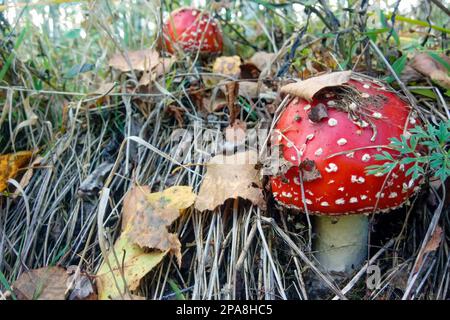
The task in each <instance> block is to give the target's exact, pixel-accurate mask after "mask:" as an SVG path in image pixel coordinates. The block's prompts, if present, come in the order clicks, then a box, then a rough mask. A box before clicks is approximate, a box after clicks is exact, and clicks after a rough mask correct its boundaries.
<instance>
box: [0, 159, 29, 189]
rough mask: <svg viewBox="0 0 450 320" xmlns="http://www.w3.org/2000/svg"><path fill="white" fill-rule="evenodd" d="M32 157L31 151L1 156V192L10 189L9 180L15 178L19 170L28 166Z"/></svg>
mask: <svg viewBox="0 0 450 320" xmlns="http://www.w3.org/2000/svg"><path fill="white" fill-rule="evenodd" d="M32 155H33V152H31V151H19V152H16V153H9V154H4V155H0V192H2V191H4V190H5V189H6V188H7V187H8V182H7V181H8V179H11V178H14V177H15V176H16V174H17V173H18V172H19V170H20V169H21V168H23V167H24V166H25V165H26V164H28V162H29V161H30V159H31V157H32Z"/></svg>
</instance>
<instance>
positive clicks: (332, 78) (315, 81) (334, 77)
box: [281, 71, 352, 101]
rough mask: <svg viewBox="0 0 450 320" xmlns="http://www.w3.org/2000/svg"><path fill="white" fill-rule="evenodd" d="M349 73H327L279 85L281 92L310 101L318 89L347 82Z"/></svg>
mask: <svg viewBox="0 0 450 320" xmlns="http://www.w3.org/2000/svg"><path fill="white" fill-rule="evenodd" d="M351 74H352V72H351V71H339V72H332V73H327V74H324V75H321V76H317V77H312V78H309V79H307V80H304V81H300V82H295V83H290V84H287V85H285V86H283V87H281V92H284V93H288V94H291V95H294V96H297V97H301V98H303V99H306V100H308V101H311V100H312V98H313V97H314V95H315V94H316V93H317V92H319V91H320V90H322V89H324V88H328V87H336V86H340V85H342V84H344V83H346V82H348V81H349V80H350V76H351Z"/></svg>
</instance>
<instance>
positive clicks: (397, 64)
mask: <svg viewBox="0 0 450 320" xmlns="http://www.w3.org/2000/svg"><path fill="white" fill-rule="evenodd" d="M407 59H408V57H407V56H406V54H405V55H402V56H401V57H400V58H398V59H397V60H395V61H394V63H393V64H392V69H394V71H395V74H396V75H397V76H398V77H400V75H401V73H402V72H403V69H405V66H406V60H407ZM394 80H395V78H394V76H393V75H390V76H388V77H386V78H385V81H386V82H388V83H391V82H392V81H394Z"/></svg>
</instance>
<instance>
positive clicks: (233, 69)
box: [213, 56, 241, 78]
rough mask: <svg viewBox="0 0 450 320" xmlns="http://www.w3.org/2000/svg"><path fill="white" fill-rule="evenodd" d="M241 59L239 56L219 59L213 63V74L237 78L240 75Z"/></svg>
mask: <svg viewBox="0 0 450 320" xmlns="http://www.w3.org/2000/svg"><path fill="white" fill-rule="evenodd" d="M240 66H241V58H240V57H239V56H231V57H219V58H217V59H216V60H215V61H214V64H213V73H220V74H225V75H227V76H230V77H233V78H238V77H239V75H240V74H241V69H240Z"/></svg>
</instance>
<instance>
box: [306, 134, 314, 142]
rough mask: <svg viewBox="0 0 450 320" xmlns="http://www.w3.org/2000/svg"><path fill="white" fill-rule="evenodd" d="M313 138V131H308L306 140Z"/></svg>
mask: <svg viewBox="0 0 450 320" xmlns="http://www.w3.org/2000/svg"><path fill="white" fill-rule="evenodd" d="M313 138H314V133H310V134H308V135H307V136H306V141H310V140H312V139H313Z"/></svg>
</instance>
